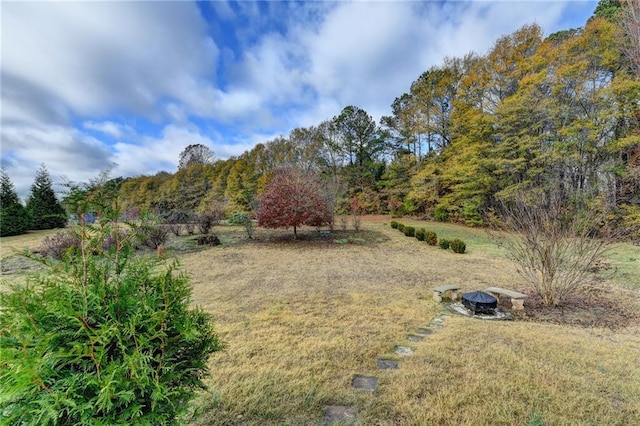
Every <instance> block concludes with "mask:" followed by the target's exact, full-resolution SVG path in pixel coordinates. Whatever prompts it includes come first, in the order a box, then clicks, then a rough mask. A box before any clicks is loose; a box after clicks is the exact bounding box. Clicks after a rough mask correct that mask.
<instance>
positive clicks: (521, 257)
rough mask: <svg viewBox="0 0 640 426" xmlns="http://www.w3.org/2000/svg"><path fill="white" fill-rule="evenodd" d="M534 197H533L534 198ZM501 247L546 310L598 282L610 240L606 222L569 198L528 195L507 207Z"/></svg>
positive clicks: (507, 204)
mask: <svg viewBox="0 0 640 426" xmlns="http://www.w3.org/2000/svg"><path fill="white" fill-rule="evenodd" d="M532 194H534V195H532ZM502 207H503V221H502V222H501V223H500V226H499V228H500V229H501V230H502V231H504V232H503V233H502V234H501V235H500V236H498V238H499V242H500V243H501V245H503V246H504V247H505V248H506V250H507V256H508V257H509V259H511V260H512V261H513V262H514V263H515V264H516V267H517V271H518V274H519V275H520V277H521V278H522V279H523V280H524V282H525V283H526V285H527V286H528V287H529V288H530V289H531V290H532V291H533V292H534V293H535V294H537V295H538V296H539V297H540V299H541V300H542V302H543V303H544V305H546V306H557V305H559V304H560V303H561V302H562V301H563V299H565V298H567V297H568V296H570V295H571V294H573V293H575V292H576V291H578V290H580V289H582V288H585V287H588V286H590V285H593V284H595V283H596V278H597V277H596V275H595V273H594V271H597V265H599V264H600V263H601V262H602V261H603V259H604V255H605V254H606V251H607V248H608V245H607V241H606V240H605V239H604V238H602V235H599V233H600V230H601V229H603V226H602V224H603V222H602V221H601V220H599V218H598V217H595V213H589V212H587V211H586V210H584V209H578V208H577V207H576V204H575V203H573V204H572V203H570V202H568V200H567V198H566V197H562V196H561V195H560V194H557V193H554V194H551V195H548V194H547V195H545V194H540V193H537V194H536V193H531V192H530V193H528V194H525V193H524V192H522V193H519V194H516V195H515V196H514V199H513V200H512V201H511V202H504V203H503V204H502Z"/></svg>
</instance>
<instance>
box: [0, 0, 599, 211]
mask: <svg viewBox="0 0 640 426" xmlns="http://www.w3.org/2000/svg"><path fill="white" fill-rule="evenodd" d="M596 4H597V2H595V1H579V0H571V1H568V0H537V1H520V0H509V1H491V0H485V1H357V2H346V1H341V2H329V1H314V2H300V1H297V2H288V1H267V2H264V1H263V2H255V1H241V2H231V1H211V2H206V1H205V2H191V1H144V0H139V1H99V2H98V1H83V2H79V1H45V2H33V1H20V2H17V1H7V0H0V21H1V22H0V24H1V30H0V31H1V34H0V37H1V51H0V87H1V89H2V90H1V91H2V97H1V102H0V138H1V139H0V142H1V145H0V152H1V158H0V163H1V165H2V167H3V168H4V169H5V170H6V171H7V173H8V174H9V176H10V178H11V180H12V182H13V183H14V185H15V187H16V190H17V192H18V194H19V195H20V196H21V197H23V198H24V197H26V196H27V195H28V193H29V187H30V186H31V184H32V183H33V180H34V176H35V173H36V171H37V169H38V168H39V166H40V164H43V163H44V165H45V166H46V168H47V170H48V171H49V173H50V175H51V178H52V180H53V181H54V182H55V183H56V188H58V186H57V184H58V183H60V182H63V181H74V182H86V181H89V180H90V179H92V178H95V177H97V176H98V175H99V174H100V172H102V171H104V170H107V169H109V168H110V169H111V171H110V174H111V176H112V177H117V176H123V177H129V176H140V175H153V174H155V173H157V172H159V171H168V172H174V171H175V170H176V169H177V164H178V159H179V155H180V152H182V150H183V149H184V148H185V147H186V146H188V145H190V144H203V145H206V146H208V147H209V148H211V149H212V150H213V151H214V153H215V158H218V159H226V158H229V157H231V156H238V155H240V154H242V153H243V152H245V151H247V150H249V149H251V148H252V147H253V146H255V145H256V144H257V143H261V142H267V141H269V140H272V139H274V138H275V137H277V136H285V137H286V136H287V135H288V134H289V132H290V131H291V130H292V129H294V128H296V127H307V126H312V125H317V124H319V123H321V122H322V121H324V120H329V119H331V118H333V117H334V116H336V115H338V114H339V113H340V111H341V110H342V109H343V108H344V107H345V106H348V105H355V106H358V107H360V108H362V109H364V110H366V111H367V112H368V113H369V114H370V115H371V116H372V117H373V118H374V120H376V122H379V120H380V117H381V116H382V115H390V113H391V107H390V106H391V103H392V102H393V100H394V99H395V98H396V97H398V96H400V95H402V94H403V93H404V92H407V91H408V90H409V88H410V86H411V83H412V82H413V81H414V80H415V79H416V78H417V77H418V76H419V75H420V74H421V73H422V72H424V71H426V70H427V69H428V68H430V67H431V66H434V65H441V64H442V62H443V59H444V58H445V57H458V56H463V55H464V54H466V53H469V52H471V51H474V52H476V53H479V54H484V53H486V52H487V51H488V50H489V49H490V48H491V47H492V45H493V44H494V43H495V41H496V40H497V39H498V38H499V37H500V36H502V35H506V34H510V33H512V32H513V31H515V30H517V29H519V28H520V27H522V26H523V25H526V24H532V23H536V24H538V25H540V26H541V27H542V29H543V30H544V32H545V34H546V35H548V34H551V33H553V32H555V31H558V30H563V29H568V28H574V27H579V26H583V25H584V23H585V22H586V20H587V19H588V18H589V17H590V16H591V15H592V13H593V10H594V9H595V6H596Z"/></svg>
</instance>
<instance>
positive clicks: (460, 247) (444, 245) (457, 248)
mask: <svg viewBox="0 0 640 426" xmlns="http://www.w3.org/2000/svg"><path fill="white" fill-rule="evenodd" d="M438 245H439V246H440V248H441V249H443V250H449V249H451V250H452V251H453V252H454V253H460V254H462V253H464V252H465V250H466V249H467V245H466V244H465V242H464V241H462V240H460V239H458V238H456V239H454V240H451V241H449V240H445V239H441V240H440V241H439V242H438Z"/></svg>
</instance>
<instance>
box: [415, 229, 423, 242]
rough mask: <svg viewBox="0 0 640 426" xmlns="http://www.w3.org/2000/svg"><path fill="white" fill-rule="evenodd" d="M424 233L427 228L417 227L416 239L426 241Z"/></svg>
mask: <svg viewBox="0 0 640 426" xmlns="http://www.w3.org/2000/svg"><path fill="white" fill-rule="evenodd" d="M424 234H425V229H424V228H418V229H416V239H417V240H418V241H424Z"/></svg>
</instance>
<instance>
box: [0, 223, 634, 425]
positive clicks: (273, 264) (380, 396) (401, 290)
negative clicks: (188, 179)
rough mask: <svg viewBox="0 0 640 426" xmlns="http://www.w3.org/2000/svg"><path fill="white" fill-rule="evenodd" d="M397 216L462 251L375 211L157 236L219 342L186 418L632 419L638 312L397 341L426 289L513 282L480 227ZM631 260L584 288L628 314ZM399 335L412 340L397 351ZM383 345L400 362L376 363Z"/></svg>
mask: <svg viewBox="0 0 640 426" xmlns="http://www.w3.org/2000/svg"><path fill="white" fill-rule="evenodd" d="M399 221H401V222H402V223H405V224H407V225H413V226H416V227H425V228H426V229H427V230H433V231H435V232H437V233H438V236H439V237H443V238H447V239H451V238H461V239H463V240H464V241H465V242H466V243H467V250H468V252H467V253H466V254H464V255H458V254H454V253H453V252H451V251H444V250H441V249H440V248H438V247H430V246H428V245H426V244H425V243H421V242H419V241H417V240H416V239H415V238H409V237H405V236H404V235H403V234H401V233H400V232H398V231H397V230H394V229H391V228H390V227H389V225H388V223H389V222H390V219H389V218H388V217H385V218H383V217H371V218H366V219H365V221H364V223H363V231H362V232H361V233H359V234H350V233H344V232H341V231H337V232H334V233H333V235H332V236H331V237H330V238H328V239H323V238H321V237H319V236H318V235H317V234H316V233H315V231H313V230H303V231H302V233H301V236H300V239H299V240H298V241H293V240H292V239H291V238H290V236H291V235H292V232H291V231H288V232H286V231H267V230H262V229H258V230H257V233H256V237H257V239H256V240H254V241H248V240H245V239H243V238H242V236H241V234H242V230H241V228H236V227H216V228H215V229H214V232H216V233H218V234H219V236H220V239H221V240H222V242H223V245H222V246H218V247H211V248H207V249H194V250H191V249H189V247H191V246H189V244H187V243H186V242H185V238H184V237H181V239H179V240H174V241H173V242H172V243H171V244H168V245H167V249H166V251H165V253H166V255H167V256H174V255H175V256H177V257H178V258H180V260H181V262H182V265H183V267H184V269H185V271H186V272H188V274H189V275H190V276H191V279H192V282H193V285H194V293H193V298H194V303H195V304H197V305H200V306H202V307H203V308H204V309H205V310H206V311H209V312H211V313H213V315H214V317H215V321H216V330H217V331H218V332H219V334H220V335H221V337H222V339H223V340H224V341H225V342H226V345H227V348H226V349H225V350H224V351H222V352H218V353H215V354H213V356H212V357H211V360H210V367H211V373H212V377H211V378H210V379H209V380H208V384H209V390H208V391H207V392H205V393H202V395H200V397H199V398H198V399H197V400H196V401H195V403H194V408H195V409H196V410H197V411H198V412H200V414H201V416H200V418H199V419H195V420H192V421H191V424H192V425H234V424H238V425H281V424H284V425H320V424H323V410H324V408H325V407H326V406H345V407H349V409H351V410H353V412H354V413H355V423H356V424H362V425H374V424H375V425H429V424H434V425H440V424H442V425H449V424H451V425H526V424H529V425H542V424H553V425H582V424H584V425H601V424H602V425H605V424H606V425H631V424H640V327H638V326H637V325H634V324H631V325H630V324H629V323H628V322H627V323H624V324H621V325H619V326H615V325H616V324H617V323H613V325H614V326H612V327H610V328H603V327H599V326H592V327H586V326H575V325H567V324H554V323H549V322H541V321H533V320H532V319H531V317H529V316H526V317H524V318H521V319H520V320H517V321H506V322H493V321H492V322H484V321H480V320H475V319H470V318H466V317H461V316H451V317H445V318H444V319H443V322H442V325H443V328H442V329H435V330H433V333H432V334H430V335H427V336H426V337H425V340H424V341H422V342H415V343H414V342H409V341H408V336H409V335H412V334H414V333H416V331H417V330H418V328H425V327H428V326H429V324H430V323H431V322H432V320H433V319H434V318H436V317H438V318H439V317H441V315H442V314H443V313H445V312H447V311H446V310H445V308H444V305H442V304H438V303H435V302H433V301H432V300H431V297H430V293H429V291H428V290H429V288H431V287H433V286H436V285H441V284H449V283H450V284H458V285H460V286H461V287H462V288H463V290H468V291H471V290H481V289H484V288H486V287H488V286H494V285H495V286H500V287H506V288H512V289H519V290H526V289H522V288H521V287H520V284H519V282H518V279H517V275H516V273H515V269H514V267H513V266H512V265H511V264H510V263H509V262H508V261H507V260H506V259H505V258H504V256H503V253H502V249H501V248H499V247H497V246H496V245H495V244H494V243H493V242H492V241H491V240H490V239H489V238H488V237H487V236H486V234H485V232H484V231H482V230H477V229H468V228H463V227H458V226H455V225H449V224H437V223H426V222H420V221H417V220H409V219H401V220H399ZM335 240H339V241H340V243H336V242H335ZM5 243H6V239H2V245H5ZM172 247H181V250H172ZM185 248H187V249H185ZM3 250H4V248H3ZM2 259H3V262H4V261H5V260H6V259H7V257H6V256H5V254H4V251H3V254H2ZM639 259H640V249H639V248H638V247H634V246H631V245H617V246H616V247H614V250H613V251H612V254H611V259H610V263H611V265H613V267H614V268H615V269H617V270H619V271H620V274H618V275H617V276H616V277H613V278H608V279H607V280H605V281H603V282H602V285H601V287H600V288H598V289H594V290H592V291H591V292H590V295H591V297H592V299H595V300H598V298H599V297H600V296H602V297H603V298H604V299H606V300H610V297H615V298H617V299H620V300H622V302H623V303H624V306H625V307H626V308H627V309H629V310H630V311H633V312H636V313H637V312H638V310H639V309H640V302H639V300H640V299H638V297H639V296H640V284H639V283H638V282H639V281H640V279H639V278H640V260H639ZM4 278H8V279H12V275H7V276H5V277H4ZM611 289H614V290H616V291H614V292H611V291H610V290H611ZM607 295H608V296H607ZM605 296H606V297H605ZM526 304H527V302H525V305H526ZM607 306H608V307H610V306H611V305H607ZM609 312H610V311H607V310H605V311H603V315H608V313H609ZM396 345H405V346H409V347H411V348H412V349H413V350H414V352H413V354H412V355H409V356H400V355H396V354H395V353H394V347H395V346H396ZM381 357H382V358H385V359H396V360H399V361H400V366H399V368H398V369H396V370H380V369H378V368H377V365H376V360H377V359H378V358H381ZM354 375H366V376H375V377H377V378H378V386H377V389H376V390H375V392H366V391H363V390H358V389H354V388H353V387H352V386H351V383H352V379H353V377H354Z"/></svg>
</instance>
